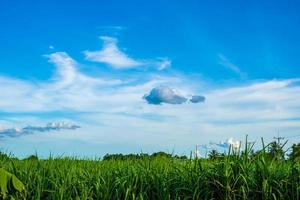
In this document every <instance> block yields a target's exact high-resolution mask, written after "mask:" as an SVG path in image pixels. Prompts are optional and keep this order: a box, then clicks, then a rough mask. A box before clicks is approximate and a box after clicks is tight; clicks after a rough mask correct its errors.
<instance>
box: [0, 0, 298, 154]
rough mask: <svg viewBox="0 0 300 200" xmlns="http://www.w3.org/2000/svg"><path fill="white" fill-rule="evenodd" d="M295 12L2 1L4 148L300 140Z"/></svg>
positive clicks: (277, 5) (265, 7)
mask: <svg viewBox="0 0 300 200" xmlns="http://www.w3.org/2000/svg"><path fill="white" fill-rule="evenodd" d="M299 8H300V4H299V3H298V1H251V2H247V3H246V2H244V1H209V2H207V1H191V0H188V1H184V2H182V1H172V2H170V1H149V2H141V1H137V0H136V1H134V0H131V1H126V3H125V2H123V1H91V0H87V1H84V2H83V1H82V2H79V1H78V2H74V1H57V0H53V1H33V0H29V1H26V2H25V1H9V0H3V1H1V2H0V58H1V59H0V87H1V89H0V145H1V146H0V147H1V150H3V151H6V152H11V153H12V154H14V155H16V156H19V157H24V156H28V155H30V154H33V153H37V154H39V155H40V156H44V157H45V156H48V155H50V154H54V155H75V156H83V157H95V156H103V155H104V154H106V153H133V152H135V153H138V152H141V151H143V152H153V151H160V150H161V151H167V152H176V153H178V154H189V152H190V151H191V150H193V149H194V148H195V146H196V145H206V144H207V145H208V144H210V146H213V145H214V144H215V146H218V147H220V146H222V145H223V144H224V143H226V141H232V140H233V139H232V138H234V140H244V138H245V136H246V134H248V135H249V138H250V140H251V141H256V142H257V143H260V137H264V138H265V139H266V140H267V141H271V140H272V138H273V137H274V136H277V135H278V133H279V134H280V135H281V136H284V137H286V138H287V139H289V143H292V142H297V141H299V139H300V137H299V135H300V131H299V128H300V101H299V99H300V98H299V97H300V60H299V59H298V58H299V57H300V39H299V35H300V28H299V23H300V15H299V12H298V11H299ZM230 138H231V139H230ZM211 148H214V147H211ZM204 151H205V149H203V148H202V149H201V152H200V153H202V154H203V152H204Z"/></svg>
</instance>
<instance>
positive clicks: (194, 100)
mask: <svg viewBox="0 0 300 200" xmlns="http://www.w3.org/2000/svg"><path fill="white" fill-rule="evenodd" d="M204 101H205V97H204V96H201V95H193V96H192V98H191V99H190V102H192V103H200V102H204Z"/></svg>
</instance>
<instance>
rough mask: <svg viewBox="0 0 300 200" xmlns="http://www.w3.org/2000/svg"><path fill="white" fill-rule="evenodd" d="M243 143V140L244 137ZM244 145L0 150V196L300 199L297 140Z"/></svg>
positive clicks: (299, 158) (299, 151)
mask: <svg viewBox="0 0 300 200" xmlns="http://www.w3.org/2000/svg"><path fill="white" fill-rule="evenodd" d="M246 144H247V143H246ZM282 146H283V145H280V144H278V143H277V142H273V143H270V144H269V145H265V146H264V147H263V149H262V150H260V151H253V149H252V146H249V145H246V147H245V148H244V149H243V150H241V149H232V148H231V149H230V151H229V152H228V153H226V154H224V153H222V154H221V153H219V152H217V151H211V152H209V154H208V158H207V159H204V158H191V157H185V156H176V155H172V154H167V153H164V152H158V153H154V154H152V155H148V154H130V155H122V154H113V155H106V156H104V158H103V159H102V160H79V159H75V158H49V159H47V160H41V159H38V157H37V156H30V157H29V158H27V159H23V160H19V159H16V158H13V157H11V156H8V155H6V154H3V153H2V154H0V166H1V169H0V199H13V198H14V199H63V200H65V199H101V200H102V199H154V200H160V199H217V200H222V199H224V200H231V199H253V200H257V199H258V200H259V199H288V200H299V199H300V143H299V144H295V145H293V146H292V148H291V151H290V152H289V153H288V154H286V153H285V152H284V151H283V148H282Z"/></svg>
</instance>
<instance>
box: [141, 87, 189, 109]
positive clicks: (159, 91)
mask: <svg viewBox="0 0 300 200" xmlns="http://www.w3.org/2000/svg"><path fill="white" fill-rule="evenodd" d="M144 99H145V100H146V101H147V102H148V103H149V104H155V105H159V104H161V103H168V104H182V103H184V102H186V101H187V99H186V98H185V97H183V96H181V95H180V94H177V93H176V92H175V91H174V90H172V89H171V88H169V87H165V86H160V87H156V88H153V89H152V90H151V91H150V93H149V94H148V95H145V96H144Z"/></svg>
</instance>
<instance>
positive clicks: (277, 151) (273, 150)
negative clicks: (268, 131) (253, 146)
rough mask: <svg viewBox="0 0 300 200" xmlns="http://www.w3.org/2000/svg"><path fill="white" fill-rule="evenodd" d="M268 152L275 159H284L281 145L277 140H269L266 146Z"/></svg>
mask: <svg viewBox="0 0 300 200" xmlns="http://www.w3.org/2000/svg"><path fill="white" fill-rule="evenodd" d="M268 154H269V155H270V157H272V158H275V159H276V160H283V159H284V151H283V149H282V146H280V144H279V143H278V142H271V143H270V146H269V148H268Z"/></svg>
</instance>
